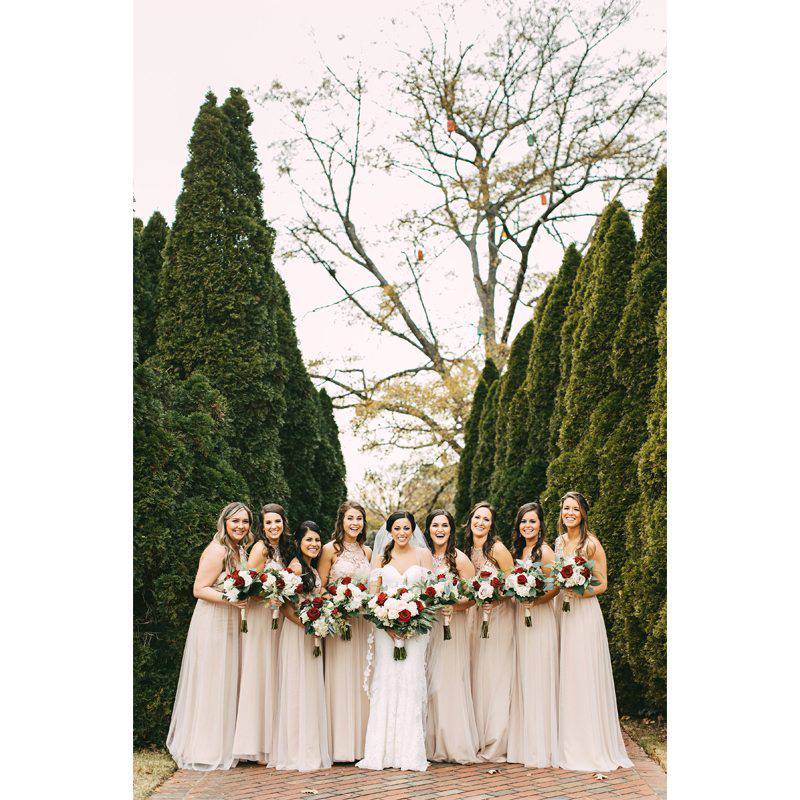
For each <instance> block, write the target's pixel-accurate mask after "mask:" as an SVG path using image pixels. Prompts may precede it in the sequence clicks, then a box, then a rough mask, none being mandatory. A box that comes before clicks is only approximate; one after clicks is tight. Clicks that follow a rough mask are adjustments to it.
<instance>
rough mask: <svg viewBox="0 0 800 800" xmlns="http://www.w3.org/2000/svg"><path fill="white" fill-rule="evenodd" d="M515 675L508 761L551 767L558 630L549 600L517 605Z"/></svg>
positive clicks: (555, 723)
mask: <svg viewBox="0 0 800 800" xmlns="http://www.w3.org/2000/svg"><path fill="white" fill-rule="evenodd" d="M514 605H515V606H516V608H515V609H514V611H515V614H514V617H515V619H514V625H515V632H514V633H515V642H516V647H515V653H516V675H515V677H514V688H513V691H512V694H511V714H510V717H509V724H508V760H509V761H511V762H513V763H517V764H524V765H525V766H526V767H536V768H542V767H553V766H555V765H556V761H557V758H558V630H557V628H556V620H555V615H554V614H553V605H552V603H551V602H550V601H548V602H546V603H540V604H539V605H536V606H533V608H531V627H530V628H528V627H526V626H525V608H524V606H523V605H522V604H521V603H516V602H515V604H514Z"/></svg>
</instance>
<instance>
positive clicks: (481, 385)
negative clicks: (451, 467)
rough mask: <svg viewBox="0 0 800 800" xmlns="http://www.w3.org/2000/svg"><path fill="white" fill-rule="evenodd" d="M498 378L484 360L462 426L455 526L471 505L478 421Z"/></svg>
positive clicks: (463, 517)
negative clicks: (464, 422) (462, 443)
mask: <svg viewBox="0 0 800 800" xmlns="http://www.w3.org/2000/svg"><path fill="white" fill-rule="evenodd" d="M499 377H500V373H499V372H498V371H497V367H496V366H495V364H494V361H492V359H491V358H487V359H486V363H485V364H484V366H483V371H482V372H481V377H480V378H479V379H478V385H477V386H476V387H475V394H474V395H473V397H472V407H471V408H470V412H469V417H467V422H466V424H465V425H464V449H463V450H462V451H461V458H460V459H459V462H458V479H457V482H456V496H455V502H454V506H455V520H456V523H457V524H461V523H462V522H464V521H465V518H466V516H467V513H468V512H469V509H470V507H471V505H472V502H471V494H470V483H471V482H472V459H473V456H474V454H475V448H476V447H477V446H478V434H479V433H480V419H481V413H482V411H483V404H484V401H485V400H486V394H487V393H488V391H489V386H490V385H491V384H492V383H494V381H496V380H497V379H498V378H499Z"/></svg>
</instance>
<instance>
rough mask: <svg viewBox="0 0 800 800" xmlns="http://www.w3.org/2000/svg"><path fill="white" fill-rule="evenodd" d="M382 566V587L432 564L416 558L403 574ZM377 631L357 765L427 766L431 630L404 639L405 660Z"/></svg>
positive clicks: (411, 579) (416, 575)
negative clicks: (361, 751)
mask: <svg viewBox="0 0 800 800" xmlns="http://www.w3.org/2000/svg"><path fill="white" fill-rule="evenodd" d="M378 572H379V574H380V578H381V588H382V589H392V588H394V587H395V586H398V585H399V584H401V583H405V584H406V585H411V584H412V583H414V581H417V580H419V579H420V578H423V577H424V576H425V575H426V574H427V572H428V570H427V569H426V568H425V567H422V566H419V565H417V564H414V565H412V566H410V567H409V568H408V569H407V570H406V571H405V573H403V574H401V573H400V572H398V571H397V569H396V568H395V567H394V566H393V565H391V564H389V565H387V566H385V567H382V568H381V569H380V570H378ZM373 577H374V576H373ZM374 636H375V664H374V670H375V671H374V673H373V678H372V686H371V688H370V706H369V722H368V723H367V740H366V744H365V747H364V758H363V759H362V760H361V761H359V762H358V763H357V764H356V766H357V767H361V768H362V769H386V768H387V767H389V768H391V767H393V768H395V769H404V770H417V771H419V772H424V771H425V770H426V769H427V768H428V761H427V760H426V758H425V707H426V704H427V685H426V680H425V650H426V649H427V646H428V634H425V635H423V636H414V637H412V638H411V639H407V640H406V659H405V661H395V660H394V656H393V653H394V642H393V641H392V638H391V637H390V636H389V634H388V633H386V632H385V631H382V630H376V631H375V633H374Z"/></svg>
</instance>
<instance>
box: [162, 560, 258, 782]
mask: <svg viewBox="0 0 800 800" xmlns="http://www.w3.org/2000/svg"><path fill="white" fill-rule="evenodd" d="M239 557H240V559H241V560H245V559H246V555H245V553H244V550H240V553H239ZM225 575H226V571H223V572H221V573H220V574H219V576H218V578H217V580H216V582H215V583H214V585H213V586H212V587H211V588H212V589H214V590H215V591H218V592H219V593H220V595H221V594H222V581H223V579H224V577H225ZM240 624H241V617H240V612H239V609H238V608H236V606H234V605H231V604H229V603H228V602H224V603H211V602H209V601H208V600H203V599H202V598H199V599H198V600H197V603H196V604H195V607H194V613H193V614H192V620H191V622H190V623H189V632H188V634H187V635H186V645H185V646H184V649H183V659H182V661H181V672H180V676H179V677H178V686H177V689H176V691H175V703H174V705H173V708H172V718H171V720H170V725H169V732H168V733H167V741H166V744H167V750H169V753H170V755H171V756H172V758H173V759H174V761H175V763H176V764H177V765H178V768H179V769H196V770H212V769H230V768H231V767H234V766H236V759H235V757H234V755H233V737H234V732H235V728H236V706H237V700H238V695H239V675H240V663H241V651H240V641H241V634H240V633H239V627H240Z"/></svg>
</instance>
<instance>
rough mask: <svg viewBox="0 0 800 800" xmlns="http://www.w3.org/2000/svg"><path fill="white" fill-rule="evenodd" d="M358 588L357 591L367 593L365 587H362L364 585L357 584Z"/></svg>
mask: <svg viewBox="0 0 800 800" xmlns="http://www.w3.org/2000/svg"><path fill="white" fill-rule="evenodd" d="M358 588H359V589H361V591H362V592H366V591H367V587H366V586H364V584H363V583H359V584H358Z"/></svg>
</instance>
